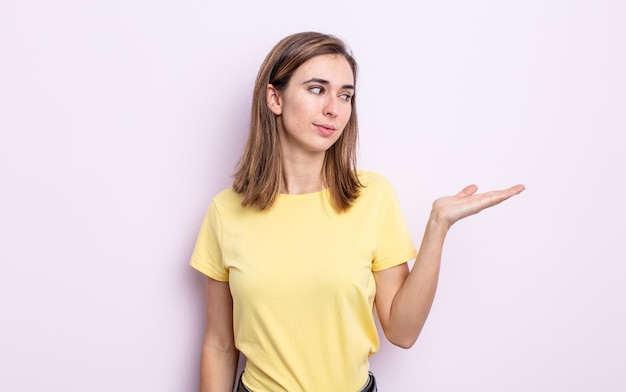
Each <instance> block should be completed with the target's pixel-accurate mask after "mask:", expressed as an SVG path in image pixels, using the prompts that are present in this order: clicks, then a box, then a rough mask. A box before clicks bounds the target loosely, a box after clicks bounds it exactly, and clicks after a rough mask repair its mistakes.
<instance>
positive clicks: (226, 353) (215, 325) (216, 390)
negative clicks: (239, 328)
mask: <svg viewBox="0 0 626 392" xmlns="http://www.w3.org/2000/svg"><path fill="white" fill-rule="evenodd" d="M238 361H239V351H237V349H236V348H235V340H234V336H233V299H232V297H231V295H230V289H229V287H228V283H227V282H219V281H217V280H214V279H211V278H209V277H207V278H206V329H205V333H204V342H203V343H202V358H201V360H200V392H232V390H233V386H234V384H235V376H236V374H235V373H236V372H237V363H238Z"/></svg>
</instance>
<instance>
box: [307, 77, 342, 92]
mask: <svg viewBox="0 0 626 392" xmlns="http://www.w3.org/2000/svg"><path fill="white" fill-rule="evenodd" d="M307 83H319V84H324V85H327V84H330V82H329V81H328V80H326V79H321V78H311V79H309V80H306V81H304V82H302V84H307ZM341 88H342V89H350V90H354V85H352V84H344V85H343V86H341Z"/></svg>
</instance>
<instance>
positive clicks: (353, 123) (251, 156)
mask: <svg viewBox="0 0 626 392" xmlns="http://www.w3.org/2000/svg"><path fill="white" fill-rule="evenodd" d="M324 54H340V55H342V56H343V57H345V59H346V60H347V61H348V64H349V65H350V68H352V73H353V75H354V79H355V87H356V72H357V64H356V61H355V60H354V58H353V56H352V54H351V53H350V51H349V49H348V48H347V46H346V44H345V43H344V42H343V41H341V40H340V39H339V38H337V37H335V36H332V35H328V34H322V33H317V32H304V33H297V34H293V35H290V36H287V37H285V38H283V39H282V40H281V41H280V42H278V44H276V46H274V48H273V49H272V50H271V51H270V53H269V54H268V55H267V57H266V58H265V61H263V64H262V65H261V68H260V69H259V73H258V75H257V78H256V83H255V86H254V92H253V95H252V110H251V113H250V128H249V130H248V140H247V142H246V145H245V148H244V152H243V155H242V157H241V159H240V160H239V163H238V165H237V169H236V172H235V175H234V176H233V178H234V181H233V188H234V190H235V191H236V192H237V193H240V194H241V195H243V200H242V202H241V204H242V205H243V206H244V207H249V206H253V207H257V208H258V209H261V210H264V209H266V208H268V207H270V206H271V205H272V204H273V203H274V200H275V199H276V195H277V194H278V193H279V192H280V186H281V181H282V170H283V169H282V159H281V150H280V145H279V141H278V128H277V122H276V117H275V115H274V113H272V112H271V111H270V110H269V108H268V106H267V96H266V90H267V85H268V84H271V85H273V86H274V88H276V89H277V90H283V89H284V88H285V87H287V84H288V83H289V80H290V78H291V76H292V75H293V73H294V72H295V70H296V69H297V68H298V67H300V66H301V65H302V64H303V63H305V62H306V61H307V60H309V59H311V58H313V57H315V56H319V55H324ZM351 105H352V112H351V115H350V119H349V120H348V123H347V124H346V127H345V128H344V130H343V132H342V134H341V136H340V137H339V139H338V140H337V141H336V142H335V143H334V144H333V145H332V146H331V147H330V148H329V149H328V150H327V151H326V155H325V159H324V167H323V175H324V179H325V182H326V185H327V186H328V188H329V192H330V201H331V204H332V206H333V208H334V209H335V210H336V211H346V210H347V209H348V208H349V207H350V206H351V204H352V202H353V201H354V200H355V199H356V198H357V197H358V196H359V192H360V188H361V187H362V186H363V185H362V184H361V183H360V182H359V179H358V177H357V175H356V149H357V138H358V125H357V124H358V123H357V114H356V102H355V99H354V97H352V100H351Z"/></svg>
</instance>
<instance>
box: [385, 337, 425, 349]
mask: <svg viewBox="0 0 626 392" xmlns="http://www.w3.org/2000/svg"><path fill="white" fill-rule="evenodd" d="M418 335H419V334H414V335H413V334H405V335H392V334H385V336H386V337H387V340H389V342H390V343H391V344H393V345H394V346H398V347H400V348H404V349H409V348H411V347H413V345H414V344H415V342H416V341H417V337H418Z"/></svg>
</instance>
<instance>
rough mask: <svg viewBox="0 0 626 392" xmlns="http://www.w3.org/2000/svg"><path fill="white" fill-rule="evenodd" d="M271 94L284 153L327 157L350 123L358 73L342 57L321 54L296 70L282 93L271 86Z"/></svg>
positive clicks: (297, 155) (296, 155)
mask: <svg viewBox="0 0 626 392" xmlns="http://www.w3.org/2000/svg"><path fill="white" fill-rule="evenodd" d="M267 94H268V95H267V99H268V107H269V108H270V110H271V111H272V112H273V113H274V114H276V115H277V120H278V132H279V136H280V142H281V148H282V151H283V154H284V155H285V156H291V157H293V158H297V157H302V156H304V155H311V154H314V155H316V154H323V153H325V152H326V150H328V149H329V148H330V147H331V146H332V145H333V144H334V143H335V142H336V141H337V139H339V136H341V133H342V132H343V130H344V128H345V126H346V124H347V123H348V120H350V115H351V113H352V104H351V100H352V96H353V95H354V74H353V73H352V69H351V68H350V65H349V64H348V61H347V60H346V59H345V58H344V57H343V56H342V55H335V54H328V55H320V56H316V57H313V58H312V59H310V60H308V61H307V62H305V63H304V64H302V65H301V66H300V67H299V68H298V69H296V71H295V72H294V73H293V75H292V76H291V79H290V80H289V83H288V84H287V87H285V88H284V89H283V90H282V91H279V90H276V89H275V88H274V87H273V86H272V85H269V86H268V90H267Z"/></svg>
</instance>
